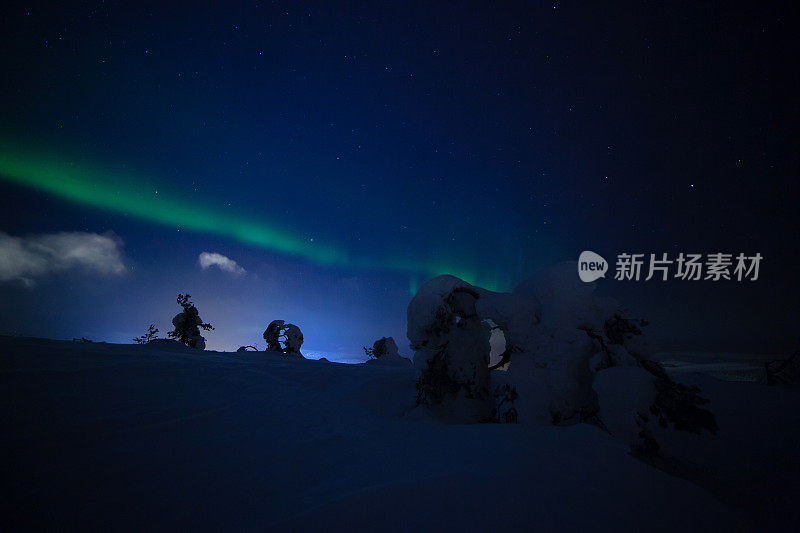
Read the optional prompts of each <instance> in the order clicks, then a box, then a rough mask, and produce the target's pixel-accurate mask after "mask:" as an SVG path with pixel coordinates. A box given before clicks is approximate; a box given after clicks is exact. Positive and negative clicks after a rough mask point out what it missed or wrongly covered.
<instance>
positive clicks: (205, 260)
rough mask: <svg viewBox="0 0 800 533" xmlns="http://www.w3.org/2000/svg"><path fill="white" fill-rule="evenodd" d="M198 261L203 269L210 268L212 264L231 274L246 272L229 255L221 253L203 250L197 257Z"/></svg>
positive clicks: (238, 274)
mask: <svg viewBox="0 0 800 533" xmlns="http://www.w3.org/2000/svg"><path fill="white" fill-rule="evenodd" d="M198 259H199V261H200V266H201V267H202V268H203V270H205V269H207V268H210V267H212V266H216V267H219V269H220V270H224V271H225V272H230V273H231V274H235V275H237V276H240V275H242V274H246V273H247V271H246V270H245V269H243V268H242V267H240V266H239V264H238V263H237V262H236V261H234V260H233V259H230V258H229V257H225V256H224V255H222V254H217V253H213V252H203V253H202V254H200V257H199V258H198Z"/></svg>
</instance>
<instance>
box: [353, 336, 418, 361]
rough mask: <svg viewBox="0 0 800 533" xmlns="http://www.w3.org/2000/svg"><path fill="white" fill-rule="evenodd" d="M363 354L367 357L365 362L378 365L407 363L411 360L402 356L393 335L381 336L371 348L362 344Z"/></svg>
mask: <svg viewBox="0 0 800 533" xmlns="http://www.w3.org/2000/svg"><path fill="white" fill-rule="evenodd" d="M364 354H365V355H366V356H367V357H369V359H367V361H366V362H367V363H370V364H380V365H402V366H405V365H409V364H411V361H410V360H409V359H406V358H405V357H402V356H401V355H400V351H399V350H398V349H397V343H396V342H394V338H393V337H382V338H380V339H378V340H376V341H375V342H374V343H373V344H372V348H367V347H366V346H364Z"/></svg>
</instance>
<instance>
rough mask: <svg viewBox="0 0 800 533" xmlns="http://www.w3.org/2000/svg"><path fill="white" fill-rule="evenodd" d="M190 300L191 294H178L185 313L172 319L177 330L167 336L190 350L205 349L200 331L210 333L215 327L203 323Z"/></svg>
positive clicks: (179, 303)
mask: <svg viewBox="0 0 800 533" xmlns="http://www.w3.org/2000/svg"><path fill="white" fill-rule="evenodd" d="M190 298H191V295H189V294H178V299H177V302H178V305H180V306H181V307H182V308H183V312H181V313H178V314H177V315H175V317H174V318H173V319H172V325H173V326H175V329H174V330H172V331H170V332H168V333H167V336H168V337H171V338H173V339H177V340H178V341H179V342H181V343H183V344H185V345H186V346H189V347H190V348H200V349H204V348H205V339H204V338H203V337H202V336H201V335H200V329H203V330H205V331H208V330H210V329H214V326H212V325H211V324H204V323H203V320H202V319H201V318H200V314H199V313H198V311H197V308H196V307H195V306H194V304H193V303H192V301H191V300H190Z"/></svg>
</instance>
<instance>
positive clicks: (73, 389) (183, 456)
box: [0, 337, 800, 531]
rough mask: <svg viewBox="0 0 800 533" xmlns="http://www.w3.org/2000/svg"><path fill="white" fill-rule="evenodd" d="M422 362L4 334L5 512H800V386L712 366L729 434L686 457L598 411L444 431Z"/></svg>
mask: <svg viewBox="0 0 800 533" xmlns="http://www.w3.org/2000/svg"><path fill="white" fill-rule="evenodd" d="M164 348H167V347H166V346H165V347H164ZM414 375H415V371H414V369H413V368H411V367H408V368H404V367H398V366H381V365H342V364H337V363H328V362H318V361H313V360H303V359H298V358H285V357H280V356H277V355H275V356H270V355H268V354H264V353H263V352H262V353H253V352H248V353H217V352H198V351H197V350H191V349H186V350H185V351H179V350H174V349H162V347H160V346H158V345H146V346H139V345H111V344H102V343H93V344H76V343H71V342H59V341H48V340H41V339H21V338H12V337H1V338H0V387H1V388H2V391H3V394H2V395H0V413H2V417H0V421H1V423H2V431H0V447H2V449H3V450H4V452H3V454H2V459H0V461H2V480H3V482H2V483H3V498H2V504H0V505H2V506H3V509H2V512H0V521H1V522H2V523H0V525H2V528H3V529H5V530H9V529H16V528H25V529H43V528H47V529H53V528H59V529H85V528H91V529H110V528H113V529H159V530H165V529H178V528H181V529H186V528H192V529H194V528H200V529H228V530H230V529H237V530H238V529H249V530H252V529H259V530H262V529H270V530H287V531H288V530H297V529H307V528H325V529H336V530H342V529H351V528H356V529H366V528H370V529H377V528H380V529H386V530H409V529H412V528H413V529H433V528H446V529H463V530H468V531H476V530H486V529H489V528H491V529H498V528H504V529H508V530H512V531H523V530H524V531H530V530H555V529H559V530H563V529H577V528H598V527H600V528H601V529H606V528H614V529H623V530H641V529H659V530H674V529H679V528H680V529H682V530H686V531H701V530H720V529H725V528H728V527H733V526H734V525H738V526H739V527H741V526H742V524H744V525H745V527H747V526H748V525H753V524H755V523H756V521H759V522H761V521H767V522H766V523H767V524H770V522H769V520H772V524H773V525H774V524H775V523H778V524H782V523H786V522H785V521H789V520H793V519H796V518H797V517H798V512H797V510H796V507H795V506H794V505H793V501H789V500H790V497H789V496H788V495H789V494H797V490H798V488H800V487H798V484H797V479H798V476H797V463H796V458H797V456H796V450H797V444H798V440H797V428H798V426H800V425H799V424H798V423H797V422H798V420H797V415H796V414H794V411H787V410H786V407H787V406H791V405H796V404H797V401H798V399H800V398H798V395H797V393H796V391H795V390H790V389H780V388H774V387H770V388H767V387H766V386H762V385H760V384H757V383H729V382H721V381H716V380H712V379H710V378H705V379H701V381H702V383H700V384H701V385H702V387H703V389H704V391H706V392H707V394H708V395H709V397H711V399H712V402H713V404H714V406H715V411H716V413H717V415H718V417H719V421H720V427H721V428H722V429H721V431H720V435H719V436H718V437H716V438H714V439H709V440H708V441H706V442H704V443H701V445H696V446H695V447H694V448H693V449H692V450H691V455H692V457H691V458H692V461H693V462H692V463H691V464H692V465H693V467H692V468H690V469H688V470H687V469H686V468H684V469H683V470H680V468H678V467H676V466H674V465H656V466H657V467H658V468H654V467H653V466H650V465H648V464H645V463H644V462H642V461H639V460H637V459H635V458H634V457H632V456H631V455H629V454H628V448H627V446H626V445H625V444H624V443H622V442H621V441H620V440H617V439H614V438H612V437H610V436H609V435H608V434H607V433H605V432H604V431H602V430H600V429H598V428H597V427H594V426H591V425H587V424H579V425H573V426H568V427H556V426H551V425H545V426H535V425H525V424H473V425H451V424H441V423H439V422H437V421H436V420H435V419H433V418H432V417H430V416H428V415H426V413H425V412H424V411H423V410H420V409H412V406H413V405H414V394H415V392H414ZM698 379H700V378H698ZM744 387H747V388H744ZM765 413H766V416H765ZM676 464H677V463H676ZM681 464H686V463H681ZM776 465H778V466H776ZM779 467H780V468H779ZM664 470H671V472H672V474H673V475H670V474H667V473H665V472H664ZM676 473H677V474H679V475H681V476H682V477H677V476H676V475H674V474H676ZM690 480H691V481H690ZM792 491H793V492H792Z"/></svg>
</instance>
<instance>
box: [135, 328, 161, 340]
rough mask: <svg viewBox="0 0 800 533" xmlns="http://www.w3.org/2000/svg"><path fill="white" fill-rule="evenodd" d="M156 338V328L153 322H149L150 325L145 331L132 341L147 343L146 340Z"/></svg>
mask: <svg viewBox="0 0 800 533" xmlns="http://www.w3.org/2000/svg"><path fill="white" fill-rule="evenodd" d="M157 338H158V328H157V327H156V325H155V324H150V327H149V328H147V331H146V332H145V334H144V335H142V336H141V337H136V338H135V339H133V342H135V343H137V344H147V343H148V342H150V341H152V340H155V339H157Z"/></svg>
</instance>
